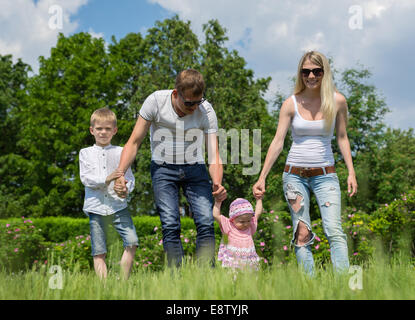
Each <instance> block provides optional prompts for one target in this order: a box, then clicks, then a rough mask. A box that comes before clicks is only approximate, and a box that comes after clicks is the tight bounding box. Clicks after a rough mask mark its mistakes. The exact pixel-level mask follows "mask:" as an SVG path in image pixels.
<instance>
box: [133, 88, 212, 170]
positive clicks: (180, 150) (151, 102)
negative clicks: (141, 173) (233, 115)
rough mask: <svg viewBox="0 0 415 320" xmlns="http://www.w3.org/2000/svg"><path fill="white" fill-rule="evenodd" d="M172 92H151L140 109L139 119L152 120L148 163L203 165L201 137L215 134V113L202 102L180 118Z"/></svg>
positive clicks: (207, 103)
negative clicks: (173, 102) (174, 105)
mask: <svg viewBox="0 0 415 320" xmlns="http://www.w3.org/2000/svg"><path fill="white" fill-rule="evenodd" d="M172 92H173V90H159V91H155V92H153V93H152V94H151V95H149V96H148V97H147V99H146V100H145V101H144V103H143V106H142V107H141V109H140V116H141V117H142V118H143V119H145V120H147V121H151V126H150V142H151V160H153V161H156V162H158V163H162V162H166V163H172V164H185V163H196V162H197V163H205V159H204V149H205V148H204V135H205V134H211V133H216V132H217V131H218V120H217V117H216V113H215V110H213V108H212V105H211V104H210V103H209V102H207V101H204V102H203V103H202V104H200V105H199V106H198V107H197V108H196V110H195V111H194V112H193V113H192V114H189V115H186V116H184V117H179V116H178V114H177V113H176V112H175V111H174V109H173V105H172V102H171V94H172Z"/></svg>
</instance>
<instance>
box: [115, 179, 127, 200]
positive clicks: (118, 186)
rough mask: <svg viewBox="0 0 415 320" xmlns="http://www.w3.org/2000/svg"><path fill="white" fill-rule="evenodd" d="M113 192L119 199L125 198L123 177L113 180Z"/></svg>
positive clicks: (125, 191) (125, 189) (125, 188)
mask: <svg viewBox="0 0 415 320" xmlns="http://www.w3.org/2000/svg"><path fill="white" fill-rule="evenodd" d="M114 191H115V193H116V194H117V196H119V197H120V198H127V194H128V192H127V184H126V180H125V178H124V176H121V177H119V178H117V179H116V180H115V182H114Z"/></svg>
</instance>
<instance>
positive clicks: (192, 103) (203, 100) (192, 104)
mask: <svg viewBox="0 0 415 320" xmlns="http://www.w3.org/2000/svg"><path fill="white" fill-rule="evenodd" d="M178 94H179V97H180V98H181V99H182V101H183V104H184V105H185V106H186V107H188V108H191V107H193V106H194V105H195V104H197V105H201V104H202V103H203V102H205V100H206V99H205V98H202V100H198V101H187V100H184V98H183V96H182V94H181V93H180V92H178Z"/></svg>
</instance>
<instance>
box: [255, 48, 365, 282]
mask: <svg viewBox="0 0 415 320" xmlns="http://www.w3.org/2000/svg"><path fill="white" fill-rule="evenodd" d="M346 124H347V103H346V99H345V98H344V96H343V95H341V94H340V93H339V92H337V91H336V88H335V86H334V83H333V77H332V74H331V71H330V65H329V62H328V60H327V58H326V57H325V56H324V55H323V54H321V53H319V52H316V51H310V52H307V53H306V54H304V55H303V57H302V58H301V60H300V62H299V64H298V72H297V80H296V84H295V89H294V94H293V95H292V96H291V97H290V98H288V99H287V100H285V101H284V103H283V104H282V106H281V111H280V116H279V122H278V127H277V132H276V134H275V137H274V139H273V141H272V143H271V145H270V147H269V149H268V153H267V156H266V158H265V163H264V166H263V168H262V171H261V174H260V177H259V179H258V181H257V182H256V183H255V185H254V186H253V193H254V196H255V197H256V198H257V199H258V198H260V197H262V196H263V195H264V193H265V180H266V177H267V175H268V173H269V172H270V170H271V168H272V166H273V164H274V163H275V161H276V160H277V158H278V156H279V154H280V153H281V150H282V149H283V145H284V139H285V136H286V134H287V131H288V129H289V127H290V126H291V128H292V137H293V144H292V146H291V149H290V152H289V154H288V157H287V161H286V166H285V169H284V173H283V189H284V195H285V198H286V200H287V202H288V205H289V208H290V212H291V218H292V222H293V238H292V244H293V245H294V246H295V254H296V256H297V261H298V263H299V264H300V265H302V267H303V268H304V270H305V271H306V272H307V273H309V274H313V271H314V260H313V255H312V252H311V245H312V244H313V241H314V237H315V234H314V233H313V232H312V229H311V221H310V214H309V207H310V191H312V192H313V193H314V194H315V196H316V199H317V202H318V205H319V208H320V213H321V216H322V221H323V228H324V233H325V234H326V236H327V239H328V241H329V244H330V249H331V250H330V252H331V260H332V262H333V267H334V269H335V270H337V271H344V270H347V269H348V268H349V259H348V250H347V238H346V235H345V234H344V232H343V230H342V226H341V192H340V186H339V180H338V178H337V174H336V171H335V167H334V157H333V152H332V149H331V139H332V136H333V132H334V127H335V128H336V136H337V143H338V145H339V147H340V151H341V153H342V155H343V158H344V161H345V163H346V166H347V169H348V172H349V176H348V178H347V186H348V192H349V196H350V197H351V196H353V195H354V194H355V193H356V192H357V182H356V176H355V171H354V168H353V162H352V156H351V151H350V144H349V139H348V137H347V132H346Z"/></svg>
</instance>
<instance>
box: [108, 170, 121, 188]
mask: <svg viewBox="0 0 415 320" xmlns="http://www.w3.org/2000/svg"><path fill="white" fill-rule="evenodd" d="M123 175H124V173H123V172H122V171H120V170H115V171H114V172H113V173H111V174H110V175H109V176H108V177H107V178H106V179H105V183H106V184H107V185H109V184H110V183H111V181H112V180H115V179H118V178H119V177H122V176H123Z"/></svg>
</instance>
